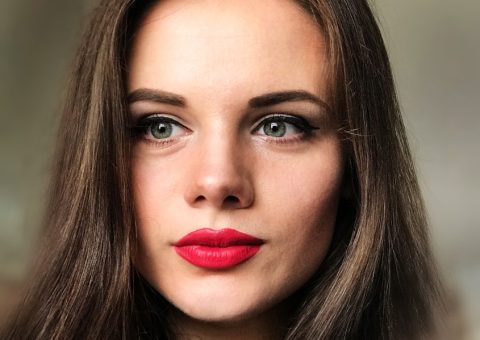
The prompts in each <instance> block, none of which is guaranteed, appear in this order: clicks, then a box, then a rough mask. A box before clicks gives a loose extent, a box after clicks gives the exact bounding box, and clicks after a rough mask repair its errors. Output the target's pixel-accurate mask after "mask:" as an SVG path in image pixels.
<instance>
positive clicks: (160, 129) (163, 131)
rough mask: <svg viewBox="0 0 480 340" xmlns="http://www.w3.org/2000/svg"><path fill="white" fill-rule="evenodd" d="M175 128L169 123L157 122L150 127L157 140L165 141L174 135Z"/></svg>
mask: <svg viewBox="0 0 480 340" xmlns="http://www.w3.org/2000/svg"><path fill="white" fill-rule="evenodd" d="M172 131H173V126H172V123H168V122H157V123H154V124H152V125H151V126H150V133H151V134H152V137H154V138H156V139H165V138H168V137H170V136H171V135H172Z"/></svg>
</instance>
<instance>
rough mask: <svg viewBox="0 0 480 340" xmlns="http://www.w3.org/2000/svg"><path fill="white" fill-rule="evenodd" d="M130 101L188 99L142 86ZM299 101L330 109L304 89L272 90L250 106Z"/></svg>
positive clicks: (174, 102)
mask: <svg viewBox="0 0 480 340" xmlns="http://www.w3.org/2000/svg"><path fill="white" fill-rule="evenodd" d="M127 100H128V103H129V104H132V103H135V102H138V101H147V102H155V103H163V104H168V105H173V106H178V107H186V106H187V100H186V99H185V97H183V96H181V95H178V94H175V93H171V92H166V91H162V90H156V89H147V88H141V89H137V90H135V91H132V92H131V93H129V94H128V97H127ZM298 101H309V102H312V103H314V104H317V105H318V106H321V107H322V108H324V109H326V110H327V111H330V107H329V105H328V104H327V103H326V102H324V101H323V100H321V99H320V98H319V97H317V96H315V95H314V94H312V93H310V92H307V91H303V90H295V91H279V92H272V93H266V94H263V95H261V96H258V97H253V98H252V99H250V100H249V101H248V106H249V107H250V108H253V109H257V108H263V107H268V106H273V105H277V104H281V103H285V102H298Z"/></svg>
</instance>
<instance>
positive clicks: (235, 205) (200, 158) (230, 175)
mask: <svg viewBox="0 0 480 340" xmlns="http://www.w3.org/2000/svg"><path fill="white" fill-rule="evenodd" d="M218 137H219V136H217V138H211V139H210V140H206V141H203V142H198V144H199V145H198V146H197V147H196V148H195V150H194V151H192V155H193V156H192V158H191V162H190V171H189V173H190V176H189V177H190V178H189V181H187V183H189V184H188V185H187V188H186V190H185V194H184V198H185V201H186V202H187V203H188V204H189V205H190V206H192V207H196V208H199V207H202V206H210V207H214V208H216V209H245V208H248V207H250V206H251V205H252V204H253V201H254V196H255V195H254V188H253V183H252V178H251V171H250V170H251V168H250V167H249V165H248V164H247V163H248V159H245V156H247V158H248V154H246V153H245V152H242V150H241V145H240V144H239V143H238V141H236V140H234V139H226V138H223V139H222V138H218Z"/></svg>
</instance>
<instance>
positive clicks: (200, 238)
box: [128, 0, 343, 321]
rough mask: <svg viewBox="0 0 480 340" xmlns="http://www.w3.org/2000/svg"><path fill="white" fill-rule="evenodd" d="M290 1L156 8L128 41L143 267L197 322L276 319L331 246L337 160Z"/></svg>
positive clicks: (301, 25)
mask: <svg viewBox="0 0 480 340" xmlns="http://www.w3.org/2000/svg"><path fill="white" fill-rule="evenodd" d="M325 67H326V55H325V40H324V37H323V35H322V34H321V33H320V31H319V29H318V28H317V27H316V26H315V24H314V22H313V21H312V19H311V18H310V17H309V16H308V14H306V13H304V12H303V10H302V9H300V8H299V7H297V5H296V4H295V3H294V2H292V1H286V0H285V1H284V0H262V1H253V0H241V1H240V0H239V1H222V0H213V1H162V2H160V3H159V4H157V5H156V6H155V7H154V8H153V9H152V10H151V11H150V12H149V13H148V14H147V16H146V17H145V18H144V19H143V21H142V23H141V25H140V26H139V28H138V31H137V34H136V36H135V38H134V42H133V46H132V49H131V55H130V61H129V69H128V70H129V73H128V90H129V93H130V95H129V101H130V110H131V115H132V120H133V122H134V125H135V126H136V127H135V128H134V130H135V134H136V138H135V146H134V150H133V169H132V176H133V184H134V195H135V208H136V214H137V222H138V252H137V254H136V258H135V264H136V266H137V268H138V270H139V271H140V272H141V273H142V275H143V276H144V277H145V278H146V279H147V280H148V281H149V282H150V284H151V285H153V286H154V287H155V288H156V289H157V290H158V291H159V292H160V293H161V294H162V295H163V296H164V297H165V298H166V299H167V300H169V301H170V302H171V303H172V304H173V305H174V306H176V307H177V308H178V309H179V310H181V311H183V312H184V313H185V314H186V315H188V316H190V317H192V318H194V319H197V320H208V321H229V320H243V319H247V318H251V317H255V316H258V315H259V314H260V313H262V312H264V311H266V310H272V309H273V310H274V309H275V308H272V307H275V306H278V305H279V303H280V302H282V301H284V300H285V299H286V298H287V297H288V296H290V295H291V294H292V293H293V292H294V291H295V290H297V289H298V288H300V287H301V286H302V285H303V284H304V283H305V282H306V281H307V280H308V279H309V278H310V277H311V276H312V275H313V273H314V272H315V270H316V269H317V268H318V267H319V265H320V264H321V263H322V261H323V259H324V257H325V254H326V252H327V250H328V248H329V245H330V242H331V239H332V233H333V230H334V226H335V217H336V211H337V205H338V200H339V193H340V190H341V185H342V174H343V158H342V150H341V143H340V141H339V139H338V136H337V134H336V131H335V124H334V122H332V120H331V119H329V112H328V109H327V106H328V104H326V103H325V98H326V76H325V71H326V70H325Z"/></svg>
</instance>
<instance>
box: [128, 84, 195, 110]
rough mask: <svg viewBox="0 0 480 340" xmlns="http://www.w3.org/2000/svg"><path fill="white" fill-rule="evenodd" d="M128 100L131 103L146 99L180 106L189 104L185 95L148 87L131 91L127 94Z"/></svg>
mask: <svg viewBox="0 0 480 340" xmlns="http://www.w3.org/2000/svg"><path fill="white" fill-rule="evenodd" d="M127 101H128V103H129V104H133V103H135V102H140V101H146V102H154V103H163V104H168V105H173V106H179V107H186V106H187V100H186V99H185V97H182V96H180V95H178V94H175V93H170V92H166V91H161V90H154V89H147V88H141V89H137V90H134V91H132V92H130V93H129V94H128V96H127Z"/></svg>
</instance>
